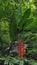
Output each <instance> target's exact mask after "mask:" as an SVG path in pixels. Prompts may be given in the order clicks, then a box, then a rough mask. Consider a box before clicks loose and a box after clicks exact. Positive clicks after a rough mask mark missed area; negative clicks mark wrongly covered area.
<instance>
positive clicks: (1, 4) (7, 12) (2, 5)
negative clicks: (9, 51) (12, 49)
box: [0, 0, 37, 65]
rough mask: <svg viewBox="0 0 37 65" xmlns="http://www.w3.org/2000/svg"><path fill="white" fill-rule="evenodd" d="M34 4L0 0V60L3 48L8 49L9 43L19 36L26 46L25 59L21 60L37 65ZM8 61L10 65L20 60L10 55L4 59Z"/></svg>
mask: <svg viewBox="0 0 37 65" xmlns="http://www.w3.org/2000/svg"><path fill="white" fill-rule="evenodd" d="M36 3H37V0H36V1H34V0H0V50H1V51H0V59H1V56H2V58H3V56H5V54H6V52H5V48H7V47H9V45H10V42H11V41H12V42H13V41H16V40H17V38H18V34H20V36H21V38H22V39H23V41H24V42H25V43H24V44H26V45H27V47H26V49H27V53H26V56H25V57H26V58H22V59H24V60H25V59H29V63H30V64H31V65H37V4H36ZM2 52H3V53H2ZM30 55H31V56H30ZM35 55H36V56H35ZM32 56H33V57H32ZM34 57H35V58H34ZM7 59H8V61H7ZM9 59H10V60H11V61H10V63H12V61H13V63H14V62H16V61H17V62H18V60H20V58H13V57H11V56H10V55H8V56H7V58H6V57H5V60H6V62H9ZM17 59H18V60H17ZM35 60H36V61H35Z"/></svg>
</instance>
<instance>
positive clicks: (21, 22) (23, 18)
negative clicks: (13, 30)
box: [18, 8, 31, 30]
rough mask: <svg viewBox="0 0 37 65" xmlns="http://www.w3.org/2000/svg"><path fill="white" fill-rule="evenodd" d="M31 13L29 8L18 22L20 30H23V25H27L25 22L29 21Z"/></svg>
mask: <svg viewBox="0 0 37 65" xmlns="http://www.w3.org/2000/svg"><path fill="white" fill-rule="evenodd" d="M30 14H31V8H28V9H27V10H26V11H25V12H24V15H23V16H22V18H21V21H20V22H19V24H18V27H19V30H23V27H24V26H25V23H26V22H27V19H28V18H29V16H30Z"/></svg>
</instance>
